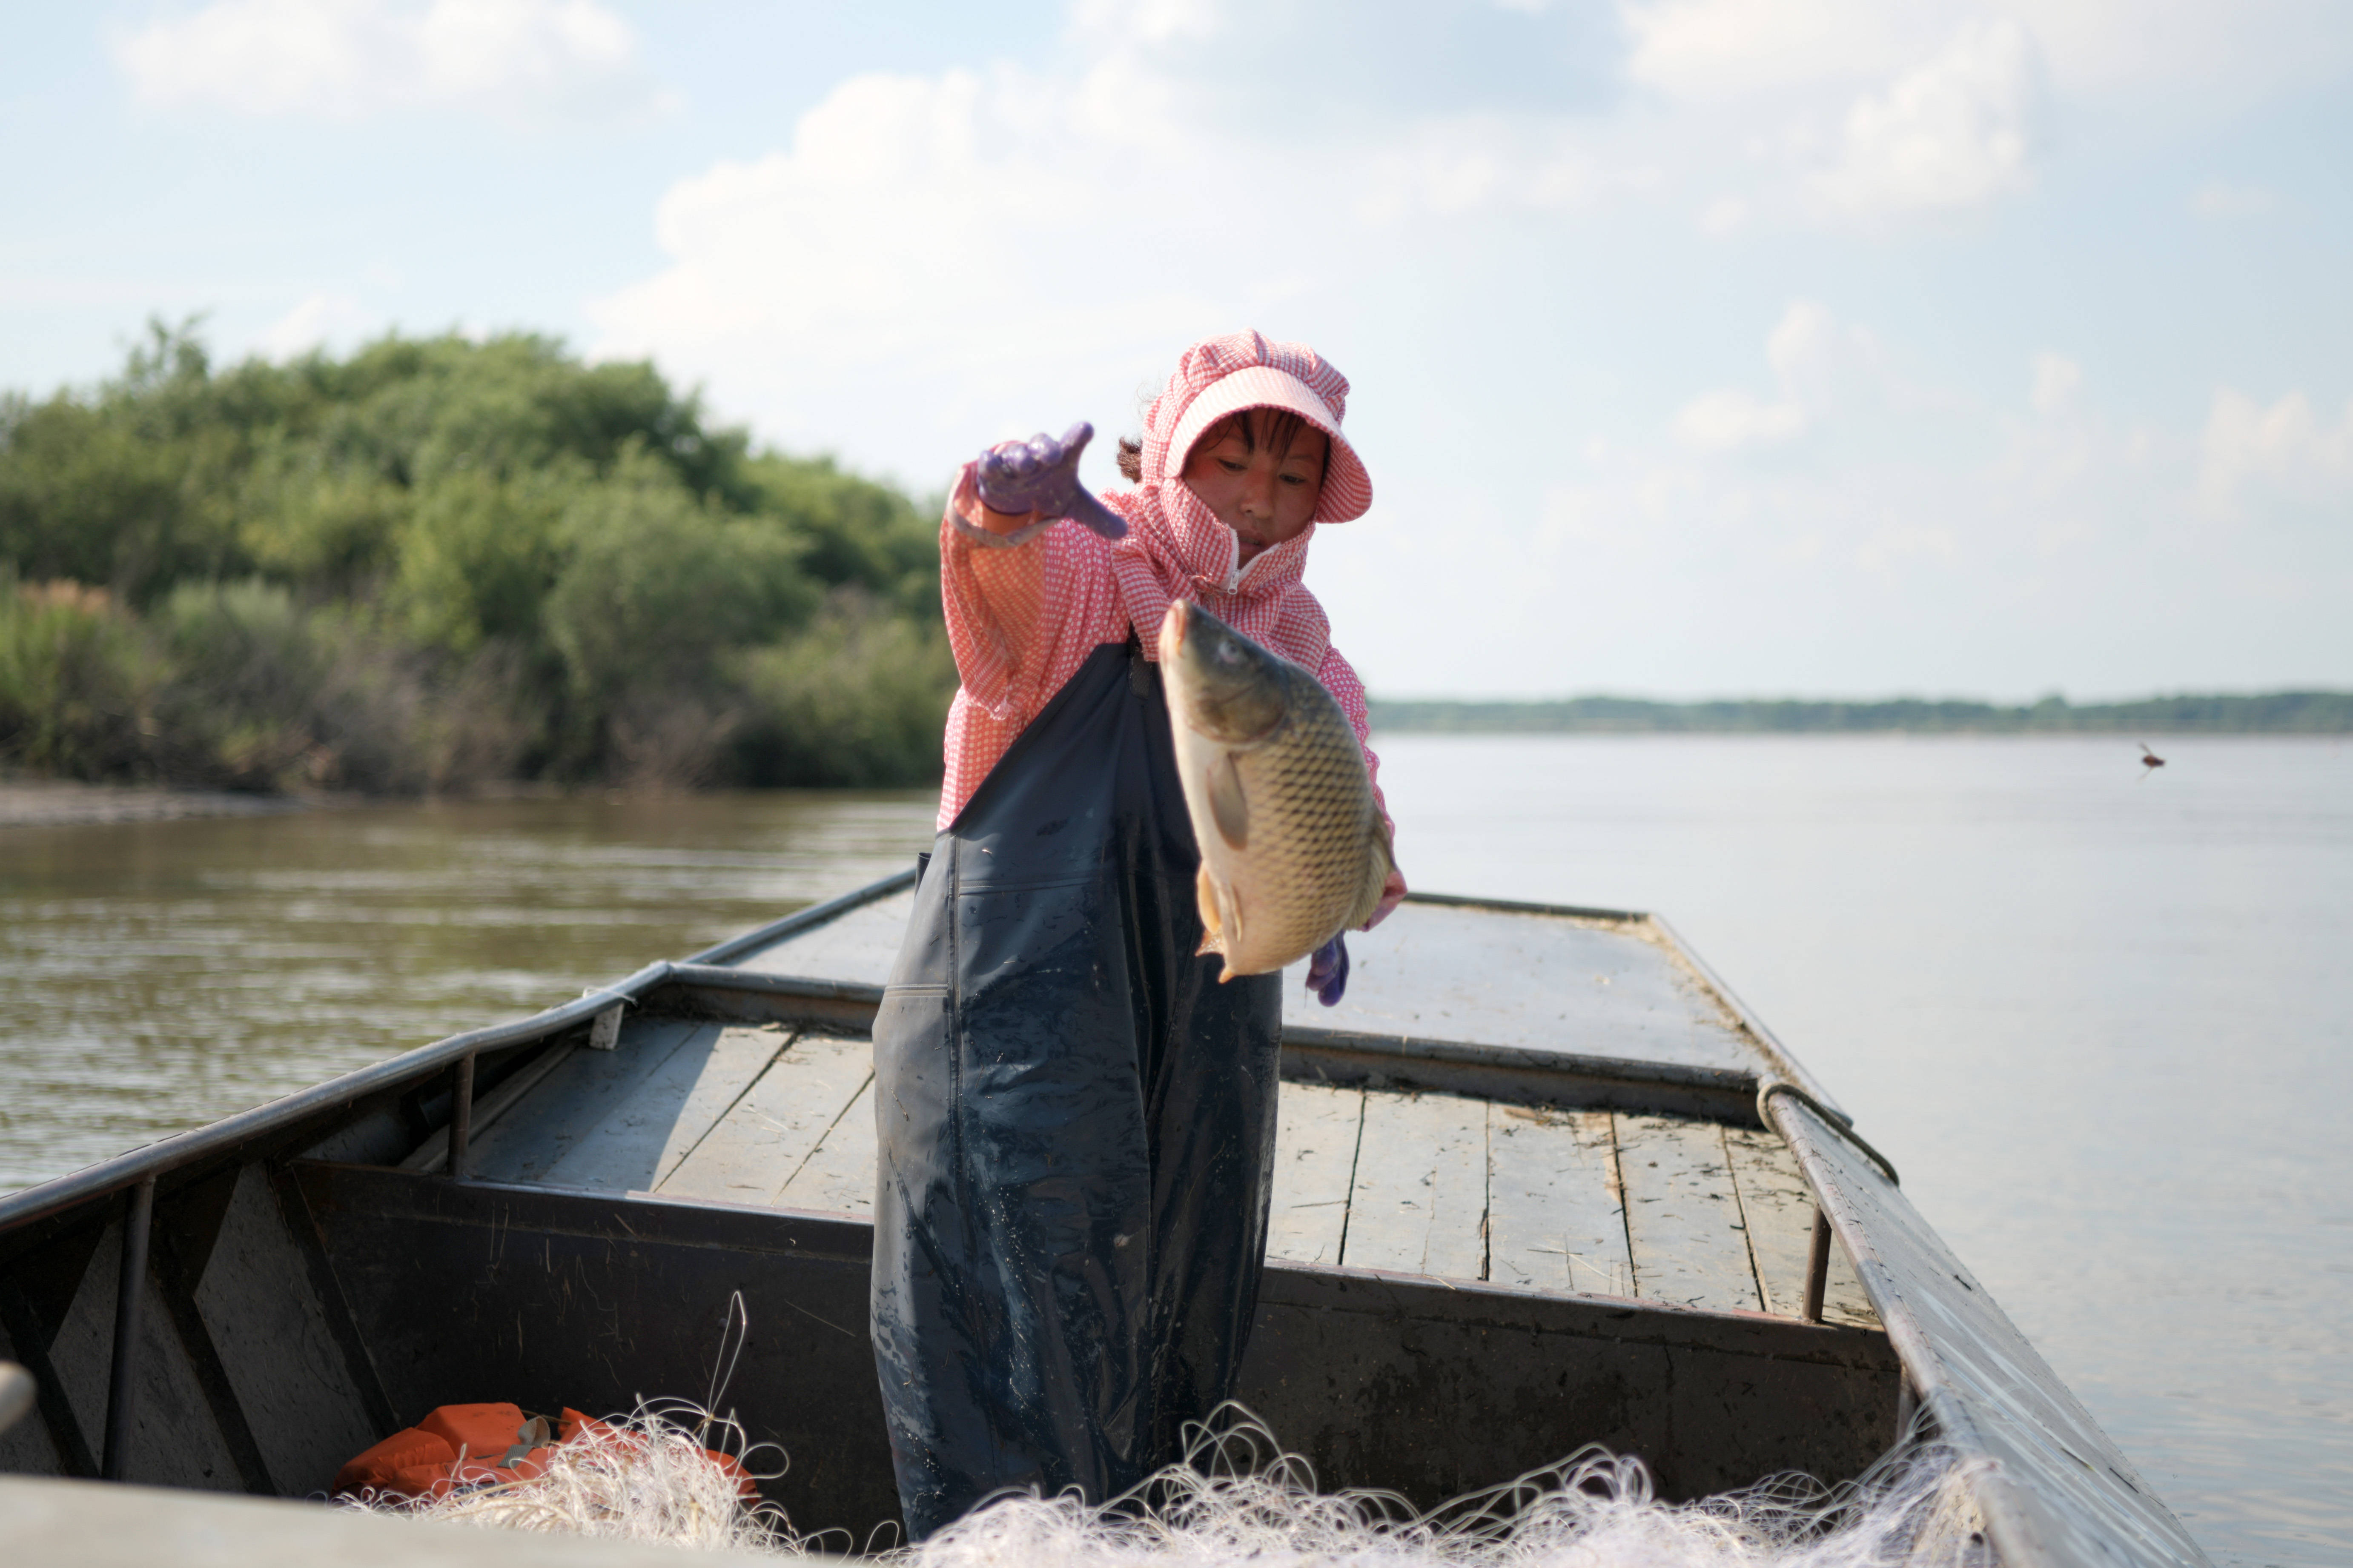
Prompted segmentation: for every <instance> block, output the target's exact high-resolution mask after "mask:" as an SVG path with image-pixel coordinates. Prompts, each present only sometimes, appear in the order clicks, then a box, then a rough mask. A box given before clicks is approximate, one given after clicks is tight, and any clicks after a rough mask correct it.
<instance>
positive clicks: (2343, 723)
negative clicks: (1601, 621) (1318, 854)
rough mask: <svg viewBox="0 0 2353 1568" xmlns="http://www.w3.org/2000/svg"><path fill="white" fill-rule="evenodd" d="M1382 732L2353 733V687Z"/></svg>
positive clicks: (1588, 706) (1441, 717)
mask: <svg viewBox="0 0 2353 1568" xmlns="http://www.w3.org/2000/svg"><path fill="white" fill-rule="evenodd" d="M1372 715H1373V728H1375V729H1376V730H1385V731H1389V732H1391V733H1398V732H1400V731H1417V732H1421V733H1454V734H1487V735H1565V734H1575V735H1655V734H1678V733H1680V734H1713V735H1740V734H1776V735H1805V734H1817V735H1820V734H1862V733H1872V732H1878V733H1888V732H1903V733H1907V734H1926V735H1936V734H1957V735H1962V734H1976V735H2065V734H2078V735H2140V734H2150V735H2157V734H2164V735H2181V734H2201V735H2348V734H2353V692H2348V691H2275V692H2270V693H2266V694H2263V695H2261V696H2209V697H2194V696H2184V697H2150V698H2146V699H2144V700H2140V701H2137V702H2099V703H2084V704H2082V705H2080V706H2077V705H2074V704H2071V703H2069V702H2068V701H2067V700H2066V699H2065V698H2063V697H2046V698H2044V699H2043V700H2042V701H2040V702H2037V703H2034V704H2032V705H2031V706H2026V707H2010V708H2005V707H2000V706H1998V705H1996V704H1994V703H1990V702H1962V701H1931V700H1923V699H1919V698H1894V699H1891V700H1886V701H1881V702H1801V701H1729V702H1651V701H1645V700H1642V699H1640V698H1633V697H1571V698H1566V699H1563V700H1558V701H1551V702H1449V701H1403V700H1390V699H1383V698H1374V699H1373V700H1372Z"/></svg>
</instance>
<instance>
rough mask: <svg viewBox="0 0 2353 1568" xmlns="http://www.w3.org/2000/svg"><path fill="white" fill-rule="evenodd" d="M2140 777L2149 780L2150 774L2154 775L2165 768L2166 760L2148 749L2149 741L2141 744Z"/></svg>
mask: <svg viewBox="0 0 2353 1568" xmlns="http://www.w3.org/2000/svg"><path fill="white" fill-rule="evenodd" d="M2140 765H2141V775H2140V776H2141V777H2143V778H2147V777H2148V775H2149V774H2150V773H2155V772H2156V771H2157V770H2158V769H2159V768H2161V767H2163V766H2165V759H2164V758H2163V757H2160V756H2158V754H2157V753H2156V752H2152V751H2150V750H2149V749H2148V742H2147V741H2143V742H2141V743H2140Z"/></svg>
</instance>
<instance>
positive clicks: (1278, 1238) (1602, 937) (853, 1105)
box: [474, 893, 1878, 1327]
mask: <svg viewBox="0 0 2353 1568" xmlns="http://www.w3.org/2000/svg"><path fill="white" fill-rule="evenodd" d="M912 899H913V894H912V893H901V894H898V895H896V896H893V897H891V898H887V899H883V900H877V901H876V902H874V903H871V904H868V905H866V906H864V907H862V908H860V909H856V910H850V911H849V913H847V914H845V915H843V916H841V917H839V919H837V920H835V921H831V922H828V924H825V925H822V926H819V927H818V928H817V929H815V930H814V931H808V932H807V933H806V934H803V935H800V936H798V937H795V938H792V939H788V940H786V941H785V942H778V943H776V944H775V945H774V946H771V947H768V948H765V949H763V950H760V951H758V952H754V953H752V954H750V955H748V956H747V957H745V958H744V960H742V961H741V962H740V965H739V966H740V967H742V968H744V969H748V970H752V971H754V972H757V973H791V974H797V975H801V976H805V977H823V978H827V979H831V980H847V981H852V982H860V983H865V984H880V983H881V981H882V979H883V978H884V976H885V975H886V974H887V973H888V970H889V967H890V963H891V961H892V957H893V955H894V954H895V952H896V951H897V947H898V940H899V932H900V931H901V930H902V929H903V927H904V925H905V921H906V918H907V912H908V909H909V906H910V903H911V902H912ZM1353 946H1354V947H1355V948H1356V949H1359V950H1361V951H1360V952H1357V954H1356V959H1355V963H1356V973H1355V976H1354V978H1353V980H1352V984H1351V994H1350V997H1349V998H1348V1000H1346V1001H1345V1002H1344V1003H1343V1004H1342V1005H1341V1006H1340V1007H1338V1008H1335V1009H1330V1010H1326V1009H1324V1008H1322V1007H1320V1006H1317V1005H1314V1004H1313V1003H1311V1002H1309V1001H1308V1000H1307V999H1306V997H1305V991H1304V987H1303V986H1302V985H1299V984H1297V982H1296V979H1295V977H1286V978H1287V980H1288V981H1289V982H1290V994H1292V996H1293V999H1292V1000H1291V1001H1290V1002H1289V1004H1288V1007H1289V1016H1288V1017H1287V1019H1286V1024H1287V1025H1288V1026H1291V1027H1293V1028H1294V1029H1298V1028H1309V1027H1315V1028H1319V1029H1321V1030H1323V1031H1325V1032H1329V1031H1330V1030H1331V1028H1332V1026H1334V1025H1338V1026H1341V1027H1342V1029H1344V1030H1346V1031H1351V1032H1356V1033H1365V1032H1368V1031H1372V1030H1389V1031H1394V1032H1395V1033H1396V1034H1397V1035H1398V1036H1399V1037H1408V1038H1411V1039H1414V1040H1416V1041H1421V1040H1427V1039H1430V1038H1437V1039H1440V1040H1443V1039H1445V1038H1447V1037H1449V1036H1452V1037H1456V1038H1457V1039H1459V1040H1461V1041H1462V1043H1466V1044H1474V1043H1475V1044H1479V1045H1485V1046H1495V1045H1500V1046H1504V1047H1513V1048H1519V1049H1527V1048H1538V1049H1543V1048H1550V1049H1554V1050H1559V1049H1561V1048H1562V1047H1564V1046H1567V1047H1573V1049H1574V1054H1576V1055H1577V1056H1578V1057H1581V1058H1619V1059H1625V1058H1631V1059H1635V1060H1647V1061H1651V1062H1654V1063H1657V1062H1663V1063H1666V1064H1670V1065H1682V1066H1686V1067H1693V1068H1717V1069H1727V1070H1732V1071H1738V1072H1753V1071H1755V1070H1757V1067H1758V1065H1759V1064H1758V1062H1757V1051H1756V1047H1755V1045H1754V1043H1753V1042H1752V1041H1751V1040H1750V1039H1749V1038H1748V1037H1746V1036H1744V1035H1743V1034H1742V1033H1741V1032H1740V1030H1739V1027H1738V1025H1737V1023H1736V1020H1735V1019H1734V1018H1733V1017H1732V1016H1731V1014H1730V1013H1729V1012H1728V1010H1726V1009H1725V1007H1724V1005H1723V1004H1722V1002H1721V1001H1720V1000H1719V999H1718V998H1717V997H1716V996H1715V994H1713V992H1712V991H1710V990H1709V989H1708V988H1707V986H1706V985H1705V984H1704V983H1703V982H1702V981H1701V979H1700V977H1699V976H1697V975H1696V974H1694V973H1690V972H1689V971H1688V970H1687V969H1685V968H1684V967H1683V965H1681V964H1680V963H1679V962H1678V961H1677V958H1676V956H1675V954H1674V953H1673V952H1672V950H1671V949H1669V948H1668V947H1666V946H1665V945H1663V944H1661V943H1657V942H1651V941H1649V940H1646V937H1645V934H1644V933H1643V931H1642V930H1641V927H1640V926H1639V925H1635V924H1633V923H1632V922H1629V921H1622V920H1620V921H1609V920H1604V919H1599V918H1596V919H1590V920H1583V921H1580V920H1577V919H1573V918H1564V917H1561V916H1557V915H1536V914H1528V913H1515V912H1513V911H1509V910H1493V909H1479V908H1465V907H1458V906H1451V905H1444V904H1439V905H1415V906H1409V909H1408V910H1406V911H1405V912H1403V913H1401V914H1400V915H1399V916H1398V919H1397V920H1396V921H1394V922H1392V924H1390V925H1386V926H1384V927H1383V928H1381V930H1380V931H1375V932H1371V933H1367V934H1366V935H1364V936H1360V937H1358V938H1356V939H1354V942H1353ZM1537 977H1542V983H1539V984H1530V981H1531V980H1532V979H1536V978H1537ZM1474 1021H1475V1025H1476V1028H1477V1031H1478V1033H1479V1035H1480V1036H1482V1038H1481V1039H1479V1040H1477V1041H1472V1040H1471V1039H1470V1038H1469V1036H1470V1033H1471V1026H1472V1024H1473V1022H1474ZM872 1097H873V1069H872V1062H871V1046H870V1043H869V1041H868V1040H867V1039H865V1038H864V1037H843V1036H839V1035H832V1034H821V1033H816V1032H813V1031H809V1030H805V1029H804V1030H795V1029H790V1028H786V1027H784V1026H775V1025H769V1026H728V1025H724V1024H720V1023H704V1024H700V1025H698V1024H694V1023H691V1022H685V1021H681V1020H677V1019H670V1018H655V1019H647V1020H643V1021H641V1022H640V1021H632V1022H631V1023H630V1024H628V1026H625V1027H624V1029H623V1030H622V1035H621V1038H620V1040H619V1042H618V1048H617V1049H616V1050H613V1051H610V1052H604V1051H586V1050H575V1051H574V1052H573V1053H572V1054H571V1055H570V1056H569V1057H568V1058H566V1059H565V1061H563V1062H562V1063H560V1064H559V1065H557V1066H556V1067H555V1068H554V1069H553V1070H552V1071H551V1072H550V1073H549V1074H548V1075H547V1076H546V1078H545V1079H543V1081H542V1082H541V1083H539V1084H538V1085H537V1086H536V1087H535V1088H533V1089H532V1090H531V1091H530V1092H529V1093H528V1095H526V1096H525V1097H523V1098H522V1100H520V1101H519V1102H518V1103H516V1104H515V1105H514V1106H513V1108H512V1110H508V1111H507V1112H506V1113H505V1114H504V1115H502V1116H501V1117H500V1118H499V1119H498V1120H497V1121H494V1122H491V1124H489V1125H488V1126H486V1127H485V1128H484V1129H483V1130H482V1131H480V1133H479V1134H478V1135H477V1139H478V1141H477V1142H476V1145H475V1153H474V1175H475V1176H476V1178H477V1179H479V1180H482V1181H487V1182H497V1183H505V1184H527V1185H540V1186H547V1187H554V1188H564V1189H570V1190H575V1191H590V1192H599V1193H607V1194H638V1195H644V1196H650V1197H657V1198H672V1199H687V1200H698V1201H703V1202H714V1203H728V1204H741V1205H753V1206H757V1207H764V1208H773V1209H783V1210H791V1211H796V1212H799V1213H814V1214H836V1215H847V1216H849V1217H852V1218H857V1219H870V1218H871V1216H872V1214H873V1209H874V1169H875V1127H874V1106H873V1098H872ZM1280 1117H1281V1121H1280V1129H1279V1131H1278V1134H1277V1140H1276V1152H1275V1183H1274V1194H1273V1205H1272V1213H1271V1218H1270V1224H1269V1237H1268V1247H1267V1251H1268V1256H1269V1257H1270V1258H1275V1259H1279V1260H1282V1261H1287V1262H1295V1263H1309V1264H1324V1265H1330V1266H1336V1267H1340V1268H1377V1269H1384V1270H1388V1271H1390V1272H1393V1273H1402V1274H1412V1275H1422V1276H1428V1277H1430V1278H1434V1279H1458V1280H1479V1281H1485V1282H1492V1283H1496V1284H1504V1285H1512V1286H1517V1287H1522V1288H1525V1289H1541V1290H1547V1291H1568V1292H1575V1293H1579V1294H1588V1295H1600V1296H1620V1297H1632V1298H1640V1299H1644V1300H1657V1301H1664V1302H1670V1303H1672V1304H1674V1305H1677V1306H1683V1307H1691V1308H1696V1309H1699V1310H1715V1311H1725V1310H1729V1311H1751V1312H1755V1311H1762V1312H1768V1313H1772V1314H1775V1315H1778V1316H1783V1317H1791V1318H1794V1317H1798V1316H1799V1312H1800V1302H1801V1299H1802V1296H1803V1293H1804V1289H1805V1269H1806V1257H1807V1247H1808V1244H1809V1242H1810V1237H1811V1233H1812V1227H1813V1198H1812V1195H1811V1194H1810V1192H1809V1190H1808V1189H1807V1186H1806V1184H1805V1180H1804V1178H1803V1177H1802V1176H1801V1175H1800V1174H1799V1170H1798V1164H1797V1161H1796V1160H1795V1158H1794V1157H1793V1156H1792V1155H1791V1154H1790V1152H1789V1151H1788V1147H1787V1146H1786V1145H1785V1144H1784V1143H1783V1142H1782V1141H1781V1139H1780V1138H1779V1136H1778V1135H1777V1134H1775V1133H1772V1132H1769V1131H1762V1130H1760V1129H1757V1128H1755V1127H1735V1126H1725V1125H1723V1124H1721V1123H1719V1122H1716V1121H1699V1120H1692V1119H1688V1118H1683V1117H1677V1116H1670V1115H1659V1114H1643V1113H1639V1112H1634V1111H1628V1110H1560V1109H1556V1108H1554V1107H1549V1106H1545V1105H1541V1104H1536V1105H1530V1104H1517V1103H1510V1102H1506V1101H1499V1100H1489V1099H1485V1098H1481V1097H1476V1096H1472V1095H1465V1094H1456V1093H1446V1092H1436V1091H1427V1090H1419V1089H1381V1088H1370V1087H1365V1086H1362V1085H1354V1084H1349V1085H1339V1084H1330V1083H1314V1082H1297V1081H1294V1082H1291V1083H1287V1084H1285V1085H1284V1086H1283V1089H1282V1101H1281V1111H1280ZM1823 1315H1824V1317H1825V1318H1826V1319H1827V1320H1828V1321H1831V1322H1837V1323H1845V1324H1851V1325H1855V1326H1860V1327H1876V1326H1877V1325H1878V1319H1877V1318H1876V1317H1875V1316H1874V1315H1873V1312H1872V1310H1871V1307H1870V1304H1869V1302H1868V1301H1867V1300H1865V1298H1864V1296H1863V1292H1862V1286H1861V1284H1860V1282H1859V1281H1858V1280H1857V1279H1856V1278H1855V1275H1854V1270H1853V1268H1852V1264H1851V1263H1850V1262H1849V1261H1848V1260H1847V1258H1845V1256H1844V1254H1843V1253H1842V1252H1841V1251H1838V1250H1836V1249H1834V1250H1833V1254H1832V1258H1831V1276H1830V1283H1829V1289H1828V1290H1827V1292H1826V1294H1825V1298H1824V1314H1823Z"/></svg>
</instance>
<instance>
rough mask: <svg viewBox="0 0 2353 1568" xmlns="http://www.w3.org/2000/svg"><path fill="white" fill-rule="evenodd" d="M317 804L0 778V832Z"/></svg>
mask: <svg viewBox="0 0 2353 1568" xmlns="http://www.w3.org/2000/svg"><path fill="white" fill-rule="evenodd" d="M317 804H319V802H318V800H317V799H316V798H315V797H312V796H310V795H245V794H239V793H237V792H234V791H229V790H206V789H167V788H164V786H162V785H160V784H76V783H73V782H71V781H69V780H48V779H35V780H19V779H0V827H73V826H82V825H85V824H89V823H104V822H174V821H178V820H180V819H182V818H184V817H191V816H277V815H278V814H280V813H281V812H288V811H303V810H307V809H309V808H310V807H311V806H313V805H317Z"/></svg>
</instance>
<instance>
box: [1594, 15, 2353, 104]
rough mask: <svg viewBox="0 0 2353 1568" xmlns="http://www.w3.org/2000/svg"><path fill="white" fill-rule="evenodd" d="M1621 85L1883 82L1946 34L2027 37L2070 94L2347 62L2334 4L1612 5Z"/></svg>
mask: <svg viewBox="0 0 2353 1568" xmlns="http://www.w3.org/2000/svg"><path fill="white" fill-rule="evenodd" d="M1619 15H1620V20H1621V22H1622V24H1623V26H1624V27H1625V31H1626V36H1627V37H1628V39H1629V41H1630V44H1631V45H1632V48H1631V50H1630V55H1629V57H1628V60H1627V70H1628V74H1629V76H1630V78H1631V79H1633V80H1634V81H1637V82H1639V83H1641V84H1642V85H1644V86H1646V87H1651V88H1654V89H1658V90H1659V91H1661V92H1663V93H1665V94H1667V95H1668V96H1670V97H1672V98H1675V99H1679V100H1685V101H1702V100H1727V99H1740V98H1750V97H1756V96H1758V95H1764V94H1776V93H1783V94H1786V93H1788V92H1791V91H1794V90H1799V89H1809V88H1821V87H1825V86H1828V87H1833V88H1835V87H1841V86H1852V85H1854V84H1856V83H1858V82H1860V81H1863V80H1868V79H1885V78H1887V77H1889V76H1891V75H1893V74H1894V73H1896V72H1898V71H1901V70H1903V69H1905V68H1907V67H1911V66H1915V65H1917V64H1918V63H1919V62H1920V60H1921V59H1922V58H1925V57H1926V55H1928V54H1929V53H1931V52H1932V51H1933V50H1934V49H1935V47H1936V45H1937V44H1938V43H1939V42H1940V41H1941V40H1943V39H1946V38H1948V37H1951V36H1952V34H1953V32H1954V31H1955V29H1957V28H1959V27H1962V26H1986V25H2010V26H2031V29H2032V31H2033V34H2034V36H2035V37H2036V38H2037V39H2038V40H2039V41H2040V42H2041V44H2042V47H2043V51H2044V54H2045V57H2046V58H2047V59H2048V60H2049V62H2050V67H2051V72H2052V77H2053V79H2055V80H2056V81H2057V82H2058V84H2059V85H2060V86H2061V87H2062V88H2063V89H2066V90H2070V91H2078V90H2080V91H2092V92H2114V91H2136V90H2137V91H2147V90H2150V89H2155V90H2159V91H2162V90H2166V89H2171V88H2175V87H2179V86H2186V85H2195V86H2199V87H2202V88H2206V89H2211V90H2214V91H2217V92H2220V93H2221V94H2223V95H2225V96H2232V97H2238V96H2243V95H2246V94H2249V93H2251V92H2257V91H2261V90H2263V89H2265V88H2268V87H2273V86H2276V85H2279V84H2282V83H2285V82H2290V81H2294V80H2297V79H2306V80H2312V79H2320V78H2321V77H2323V76H2325V75H2326V74H2327V73H2329V72H2332V71H2335V70H2337V69H2339V68H2342V67H2343V65H2344V63H2345V61H2346V59H2347V58H2348V53H2353V28H2348V27H2347V26H2345V16H2344V12H2343V7H2342V6H2341V5H2332V4H2331V0H1905V4H1901V5H1894V4H1889V3H1888V0H1619Z"/></svg>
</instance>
